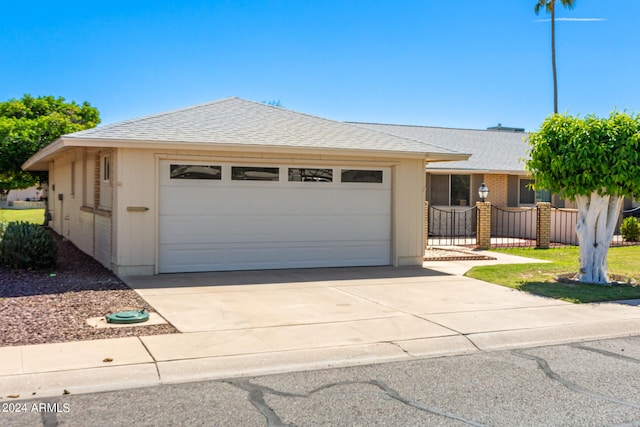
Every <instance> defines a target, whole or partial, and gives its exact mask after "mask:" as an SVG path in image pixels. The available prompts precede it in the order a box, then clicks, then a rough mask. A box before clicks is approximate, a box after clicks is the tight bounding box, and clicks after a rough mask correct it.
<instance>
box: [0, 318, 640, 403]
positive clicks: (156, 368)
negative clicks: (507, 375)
mask: <svg viewBox="0 0 640 427" xmlns="http://www.w3.org/2000/svg"><path fill="white" fill-rule="evenodd" d="M633 335H640V319H631V320H621V321H609V322H595V323H591V324H580V325H569V326H559V327H550V328H538V329H526V330H516V331H500V332H487V333H478V334H471V335H467V336H464V335H452V336H447V337H436V338H427V339H417V340H406V341H398V342H385V343H370V344H362V345H353V346H340V347H327V348H320V349H310V350H294V351H274V352H267V353H254V354H239V355H232V356H219V357H204V358H193V359H182V360H170V361H161V362H156V361H154V362H148V363H135V362H132V363H130V364H124V365H120V366H103V367H95V368H83V369H68V370H61V371H51V372H33V373H23V374H17V375H11V374H9V375H6V374H5V375H2V376H0V379H1V381H0V384H1V385H0V400H4V401H7V400H8V399H16V400H22V399H31V398H42V397H52V396H61V395H63V394H82V393H93V392H100V391H114V390H122V389H129V388H140V387H150V386H157V385H161V384H175V383H184V382H193V381H207V380H220V379H225V378H234V377H247V376H249V377H250V376H260V375H272V374H281V373H288V372H298V371H307V370H320V369H330V368H339V367H349V366H363V365H371V364H378V363H388V362H398V361H410V360H416V359H426V358H435V357H447V356H457V355H465V354H473V353H478V352H485V351H501V350H509V349H515V348H524V347H544V346H548V345H555V344H563V343H569V342H577V341H591V340H597V339H605V338H618V337H624V336H633ZM68 344H74V343H68ZM60 345H63V344H60ZM150 356H151V355H150Z"/></svg>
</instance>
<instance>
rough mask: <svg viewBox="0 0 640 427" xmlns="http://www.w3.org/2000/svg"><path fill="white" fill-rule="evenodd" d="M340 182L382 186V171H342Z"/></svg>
mask: <svg viewBox="0 0 640 427" xmlns="http://www.w3.org/2000/svg"><path fill="white" fill-rule="evenodd" d="M341 181H342V182H366V183H374V184H382V171H381V170H364V169H342V177H341Z"/></svg>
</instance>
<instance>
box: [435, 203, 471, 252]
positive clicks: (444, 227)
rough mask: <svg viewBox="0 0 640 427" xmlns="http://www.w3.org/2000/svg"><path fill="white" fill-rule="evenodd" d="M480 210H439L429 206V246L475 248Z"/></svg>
mask: <svg viewBox="0 0 640 427" xmlns="http://www.w3.org/2000/svg"><path fill="white" fill-rule="evenodd" d="M477 212H478V208H477V207H475V206H473V207H471V208H466V209H459V208H448V209H439V208H436V207H433V206H431V205H429V236H428V238H427V245H429V246H474V245H475V244H476V226H477V221H478V219H477V216H478V215H477Z"/></svg>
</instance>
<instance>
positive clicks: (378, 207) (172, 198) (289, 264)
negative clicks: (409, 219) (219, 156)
mask: <svg viewBox="0 0 640 427" xmlns="http://www.w3.org/2000/svg"><path fill="white" fill-rule="evenodd" d="M169 163H170V162H164V161H163V162H161V173H162V171H166V174H167V175H168V171H169V166H168V165H169ZM283 167H284V166H283ZM225 168H226V169H225ZM222 170H223V174H222V179H221V180H209V181H207V180H200V181H197V180H190V179H174V180H171V179H168V178H167V177H164V178H161V185H160V204H159V208H160V209H159V250H158V269H159V272H161V273H163V272H188V271H222V270H245V269H273V268H302V267H338V266H360V265H388V264H389V263H390V235H391V231H390V230H391V196H390V194H391V193H390V181H389V177H390V170H389V169H385V172H384V173H385V176H386V177H387V178H386V179H385V182H384V183H383V184H371V183H369V184H361V183H341V182H337V181H334V182H332V183H319V182H302V183H301V182H288V181H285V182H282V181H280V182H247V181H231V180H230V179H229V178H228V177H226V178H225V173H224V171H225V170H229V167H228V166H226V167H225V166H223V169H222Z"/></svg>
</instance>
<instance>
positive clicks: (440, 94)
mask: <svg viewBox="0 0 640 427" xmlns="http://www.w3.org/2000/svg"><path fill="white" fill-rule="evenodd" d="M534 4H535V0H485V1H478V0H460V1H436V0H411V1H409V0H394V1H376V0H368V1H361V0H351V1H347V0H343V1H339V0H313V1H312V0H263V1H242V0H225V1H222V0H193V1H192V0H183V1H176V0H173V1H165V0H153V1H147V0H110V1H106V0H104V1H100V0H96V1H82V2H80V1H75V0H68V1H50V0H49V1H30V0H23V1H10V0H0V6H1V9H0V10H2V13H1V14H0V82H1V83H0V100H7V99H10V98H20V97H21V96H22V95H23V94H25V93H29V94H31V95H34V96H39V95H54V96H63V97H65V98H66V99H67V100H75V101H77V102H82V101H85V100H86V101H89V102H90V103H91V104H92V105H94V106H95V107H97V108H98V109H99V110H100V113H101V116H102V120H103V124H108V123H113V122H117V121H120V120H125V119H130V118H134V117H138V116H143V115H147V114H153V113H157V112H162V111H166V110H172V109H177V108H182V107H186V106H190V105H195V104H199V103H203V102H208V101H212V100H215V99H220V98H225V97H229V96H239V97H242V98H246V99H250V100H255V101H280V102H281V103H282V104H283V105H284V107H286V108H289V109H292V110H296V111H301V112H305V113H308V114H313V115H317V116H321V117H326V118H330V119H334V120H344V121H364V122H379V123H397V124H416V125H429V126H444V127H462V128H479V129H482V128H486V127H487V126H495V125H496V124H498V123H502V124H503V125H505V126H518V127H525V128H526V129H527V130H535V129H536V128H537V127H538V126H539V125H540V123H541V122H542V120H543V119H544V118H545V117H546V116H547V115H548V114H550V113H551V112H552V110H553V86H552V74H551V55H550V38H551V37H550V23H549V22H548V15H547V14H546V13H541V14H540V15H539V16H536V15H535V13H534V12H533V7H534ZM557 16H558V18H559V21H558V22H557V28H556V29H557V35H556V43H557V46H556V48H557V56H558V57H557V60H558V85H559V109H560V111H562V112H569V113H570V114H579V115H582V116H584V115H587V114H590V113H594V114H597V115H607V114H608V113H609V112H610V111H611V110H612V109H614V108H617V109H619V110H627V111H629V112H637V111H638V110H639V109H640V51H639V48H638V39H639V33H638V30H637V28H638V22H640V0H608V1H606V2H605V1H602V0H577V1H576V7H575V8H574V9H573V10H564V9H562V8H558V12H557ZM565 19H569V20H565Z"/></svg>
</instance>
